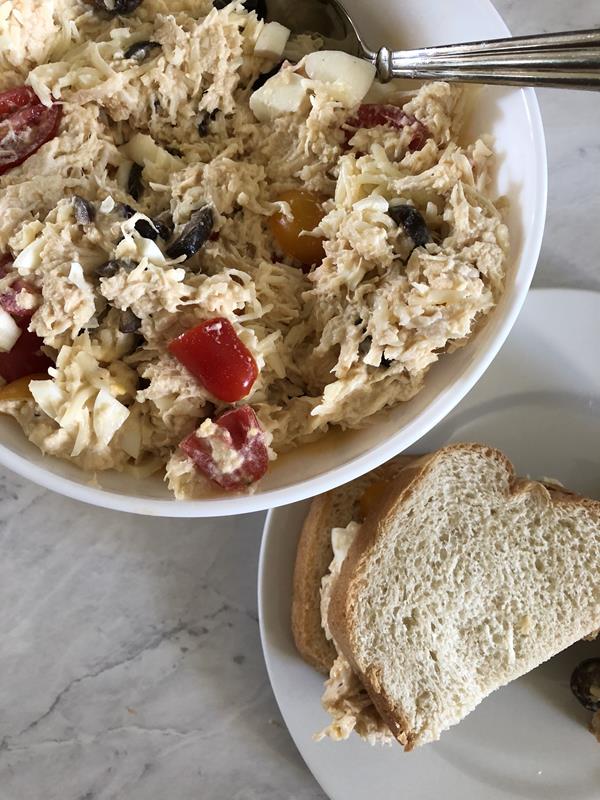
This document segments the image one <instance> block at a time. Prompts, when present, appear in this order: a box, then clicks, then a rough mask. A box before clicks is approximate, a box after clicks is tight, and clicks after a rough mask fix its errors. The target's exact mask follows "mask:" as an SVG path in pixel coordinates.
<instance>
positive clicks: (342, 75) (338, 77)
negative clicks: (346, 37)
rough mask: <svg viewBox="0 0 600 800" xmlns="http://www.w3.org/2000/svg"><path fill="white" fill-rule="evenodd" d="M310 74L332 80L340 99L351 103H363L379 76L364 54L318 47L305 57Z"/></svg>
mask: <svg viewBox="0 0 600 800" xmlns="http://www.w3.org/2000/svg"><path fill="white" fill-rule="evenodd" d="M304 70H305V72H306V74H307V75H308V77H309V78H311V79H312V80H315V81H322V82H323V83H327V84H328V88H329V90H330V91H331V92H332V94H334V96H335V97H336V99H338V100H340V101H341V102H343V103H344V104H345V105H347V106H348V107H352V106H355V105H357V104H358V103H360V101H361V100H362V99H363V97H364V96H365V95H366V94H367V92H368V91H369V89H370V88H371V85H372V83H373V81H374V79H375V74H376V69H375V65H374V64H370V63H369V62H368V61H365V60H364V59H363V58H356V56H351V55H349V54H348V53H343V52H342V51H341V50H317V52H315V53H309V54H308V55H307V56H306V58H305V59H304Z"/></svg>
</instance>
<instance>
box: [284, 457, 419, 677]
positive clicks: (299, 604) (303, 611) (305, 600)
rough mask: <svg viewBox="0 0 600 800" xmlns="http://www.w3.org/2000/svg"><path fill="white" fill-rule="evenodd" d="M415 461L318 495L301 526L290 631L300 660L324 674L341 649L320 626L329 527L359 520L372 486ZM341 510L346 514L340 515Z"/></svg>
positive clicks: (401, 461)
mask: <svg viewBox="0 0 600 800" xmlns="http://www.w3.org/2000/svg"><path fill="white" fill-rule="evenodd" d="M413 460H414V456H403V455H400V456H397V457H396V458H394V459H392V460H391V461H388V462H387V463H386V464H383V465H382V466H381V467H379V468H378V469H376V470H374V471H373V472H372V473H369V474H368V475H364V476H362V477H361V478H357V479H356V480H354V481H352V482H351V483H348V484H346V485H345V486H341V487H339V488H338V489H333V490H332V491H331V492H327V493H326V494H322V495H319V496H318V497H315V498H314V500H313V501H312V503H311V505H310V509H309V512H308V515H307V517H306V519H305V521H304V525H303V526H302V532H301V534H300V539H299V540H298V548H297V551H296V562H295V565H294V577H293V596H292V597H293V599H292V633H293V636H294V642H295V644H296V648H297V650H298V652H299V653H300V655H301V656H302V658H303V659H304V660H305V661H306V662H307V663H308V664H310V665H311V666H313V667H314V668H315V669H317V670H318V671H319V672H322V673H323V674H325V675H328V674H329V670H330V669H331V666H332V665H333V662H334V661H335V658H336V656H337V651H336V649H335V647H334V645H333V644H332V642H330V641H329V640H328V639H327V638H326V637H325V633H324V631H323V628H322V627H321V580H322V578H323V577H324V576H325V575H326V574H327V571H328V569H329V564H330V563H331V560H332V558H333V551H332V549H331V529H332V528H334V527H343V526H345V525H347V524H348V523H349V522H350V521H351V520H352V519H353V518H354V519H356V515H355V513H356V504H357V502H358V500H359V498H360V496H361V495H362V493H363V492H364V490H365V489H366V488H367V486H369V485H370V484H372V483H374V482H376V481H381V480H390V482H391V481H392V479H393V478H394V477H395V476H396V475H397V474H398V472H399V471H400V470H402V469H403V468H404V467H406V465H407V464H410V463H411V462H412V461H413ZM342 506H343V516H340V511H341V508H340V507H342Z"/></svg>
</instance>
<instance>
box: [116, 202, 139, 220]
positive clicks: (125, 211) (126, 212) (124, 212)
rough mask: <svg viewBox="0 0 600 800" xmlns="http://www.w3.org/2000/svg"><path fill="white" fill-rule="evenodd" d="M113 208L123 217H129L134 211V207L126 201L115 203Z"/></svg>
mask: <svg viewBox="0 0 600 800" xmlns="http://www.w3.org/2000/svg"><path fill="white" fill-rule="evenodd" d="M115 208H116V209H117V211H118V212H119V214H121V216H122V217H125V219H130V218H131V217H133V215H134V214H135V213H136V211H135V208H133V206H130V205H127V203H117V204H116V206H115Z"/></svg>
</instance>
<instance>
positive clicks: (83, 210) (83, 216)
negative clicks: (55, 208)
mask: <svg viewBox="0 0 600 800" xmlns="http://www.w3.org/2000/svg"><path fill="white" fill-rule="evenodd" d="M72 202H73V211H74V212H75V219H76V220H77V222H78V223H79V224H80V225H89V224H90V222H93V221H94V217H95V216H96V209H95V208H94V206H93V205H92V204H91V203H90V201H89V200H86V199H85V198H84V197H80V196H79V195H78V194H75V195H73V200H72Z"/></svg>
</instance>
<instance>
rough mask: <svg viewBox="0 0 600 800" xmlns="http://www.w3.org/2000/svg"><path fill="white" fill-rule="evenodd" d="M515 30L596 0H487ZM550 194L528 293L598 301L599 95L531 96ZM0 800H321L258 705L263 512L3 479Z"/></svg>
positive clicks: (579, 16) (582, 20) (573, 16)
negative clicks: (114, 497) (207, 513)
mask: <svg viewBox="0 0 600 800" xmlns="http://www.w3.org/2000/svg"><path fill="white" fill-rule="evenodd" d="M497 6H498V8H499V10H500V11H501V13H502V14H503V15H504V17H505V19H506V20H507V22H508V23H509V25H510V26H511V28H512V30H513V32H514V33H527V32H534V31H538V30H557V29H563V28H575V27H591V26H594V25H596V26H600V7H599V6H598V3H597V0H571V2H569V3H565V2H560V3H559V2H548V0H528V2H525V3H524V2H521V1H519V2H517V1H516V0H497ZM539 97H540V101H541V105H542V111H543V115H544V120H545V124H546V132H547V140H548V150H549V164H550V197H549V208H548V223H547V229H546V236H545V240H544V246H543V250H542V256H541V259H540V266H539V269H538V272H537V274H536V277H535V281H534V283H535V285H537V286H576V287H585V288H592V289H600V258H599V254H600V224H599V220H600V191H599V190H598V178H599V176H600V144H599V141H600V140H599V137H598V131H599V130H600V97H598V96H597V95H588V94H583V93H581V94H580V93H568V92H553V91H543V92H540V93H539ZM0 518H1V521H0V552H1V554H2V558H1V559H0V642H1V647H0V800H121V798H127V800H164V798H174V800H213V798H214V799H215V800H217V799H218V800H254V798H257V799H258V798H260V800H275V798H277V800H280V798H293V800H318V799H319V798H323V797H324V795H323V793H322V791H321V790H320V788H319V787H318V786H317V784H316V782H315V781H314V779H313V778H312V777H311V775H310V774H309V772H308V770H307V769H306V767H305V766H304V764H303V762H302V759H301V758H300V756H299V755H298V753H297V751H296V749H295V747H294V745H293V743H292V741H291V739H290V737H289V734H288V733H287V731H286V729H285V726H284V725H283V722H282V720H281V716H280V714H279V712H278V710H277V707H276V704H275V701H274V698H273V695H272V693H271V690H270V687H269V684H268V679H267V675H266V671H265V667H264V663H263V658H262V654H261V649H260V639H259V631H258V622H257V609H256V565H257V558H258V547H259V541H260V531H261V527H262V523H263V515H258V514H257V515H251V516H247V517H242V518H238V519H225V520H220V521H186V520H169V521H166V520H160V519H151V518H141V517H130V516H127V515H121V514H118V513H113V512H110V511H104V510H101V509H95V508H90V507H87V506H84V505H81V504H79V503H76V502H73V501H70V500H67V499H64V498H61V497H58V496H57V495H53V494H50V493H48V492H46V491H44V490H43V489H40V488H38V487H36V486H34V485H33V484H30V483H27V482H25V481H23V480H22V479H20V478H18V477H16V476H14V475H11V474H9V473H8V472H7V471H0Z"/></svg>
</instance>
